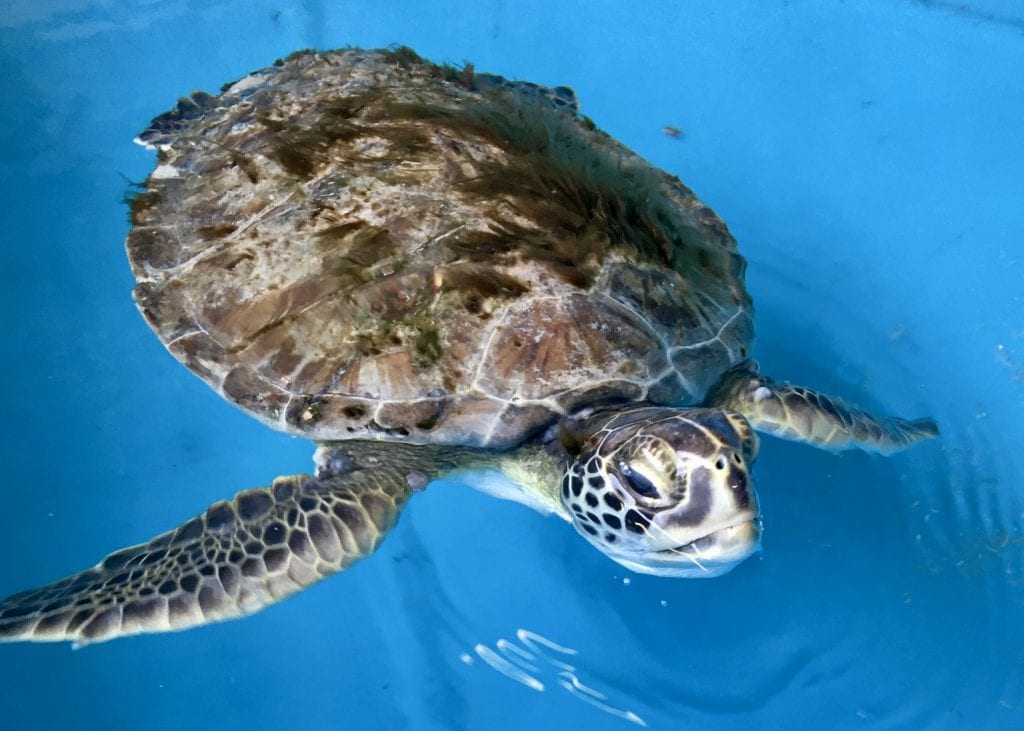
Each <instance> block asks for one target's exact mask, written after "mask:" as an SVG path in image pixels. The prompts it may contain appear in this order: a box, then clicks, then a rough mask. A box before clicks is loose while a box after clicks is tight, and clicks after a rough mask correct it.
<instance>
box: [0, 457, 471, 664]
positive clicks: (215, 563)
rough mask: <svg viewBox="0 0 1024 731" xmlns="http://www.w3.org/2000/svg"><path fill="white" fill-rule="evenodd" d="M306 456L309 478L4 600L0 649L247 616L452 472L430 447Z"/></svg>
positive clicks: (383, 528) (346, 556)
mask: <svg viewBox="0 0 1024 731" xmlns="http://www.w3.org/2000/svg"><path fill="white" fill-rule="evenodd" d="M449 451H451V450H449ZM317 458H318V465H319V469H318V470H317V474H316V475H315V476H311V475H296V476H291V477H278V478H277V479H275V480H274V482H273V484H272V485H271V486H270V487H269V488H260V489H254V490H245V491H243V492H240V493H238V494H237V495H236V496H235V497H234V499H233V500H231V501H224V502H219V503H216V504H214V505H212V506H211V507H210V508H209V509H208V510H207V511H206V512H205V513H204V514H202V515H200V516H198V517H196V518H193V519H192V520H190V521H188V522H186V523H184V524H183V525H182V526H180V527H179V528H177V529H176V530H173V531H170V532H168V533H164V534H163V535H160V536H157V537H156V538H154V539H153V540H151V541H149V542H148V543H144V544H142V545H138V546H132V547H130V548H125V549H122V550H120V551H117V552H116V553H113V554H111V555H109V556H107V558H105V559H104V560H103V561H101V562H100V563H99V564H97V565H96V566H95V567H93V568H91V569H89V570H87V571H83V572H82V573H80V574H76V575H74V576H69V577H68V578H66V579H63V580H61V581H57V582H55V583H53V584H50V585H48V586H44V587H41V588H39V589H34V590H31V591H26V592H22V593H21V594H15V595H14V596H11V597H8V598H7V599H6V600H4V601H3V602H2V603H0V641H17V640H30V641H57V640H71V641H73V642H74V643H75V644H76V645H83V644H87V643H90V642H98V641H102V640H109V639H114V638H115V637H124V636H126V635H133V634H139V633H143V632H166V631H170V630H178V629H185V628H187V627H192V626H196V625H201V624H207V623H210V622H218V621H222V620H225V619H233V618H236V617H242V616H245V615H247V614H252V613H253V612H256V611H259V610H260V609H263V608H264V607H266V606H269V605H270V604H273V603H275V602H277V601H280V600H281V599H284V598H285V597H287V596H289V595H291V594H294V593H295V592H297V591H300V590H301V589H304V588H306V587H307V586H310V585H311V584H314V583H316V582H317V581H319V580H320V579H322V578H324V577H326V576H329V575H331V574H334V573H337V572H338V571H342V570H344V569H346V568H348V567H349V566H351V565H352V564H353V563H355V562H356V561H358V560H359V559H360V558H362V557H364V556H366V555H369V554H370V553H372V552H373V551H374V549H376V548H377V546H378V545H379V544H380V542H381V540H383V538H384V536H385V534H386V533H387V532H388V530H389V529H390V528H391V527H392V526H393V525H394V523H395V521H396V520H397V518H398V513H399V511H400V510H401V508H402V506H403V505H404V504H405V501H406V500H407V499H408V497H409V494H410V492H411V489H412V488H411V485H412V486H421V485H424V484H425V483H426V481H427V479H428V477H432V476H433V475H435V474H438V473H439V472H440V471H441V470H442V469H444V468H447V467H450V466H452V465H451V464H450V463H448V462H447V461H446V459H445V455H444V454H443V453H442V450H438V449H437V448H431V447H410V446H406V445H397V444H385V443H380V442H376V443H346V444H344V445H343V446H341V445H339V446H338V447H336V448H334V449H326V448H321V449H320V450H319V451H318V453H317Z"/></svg>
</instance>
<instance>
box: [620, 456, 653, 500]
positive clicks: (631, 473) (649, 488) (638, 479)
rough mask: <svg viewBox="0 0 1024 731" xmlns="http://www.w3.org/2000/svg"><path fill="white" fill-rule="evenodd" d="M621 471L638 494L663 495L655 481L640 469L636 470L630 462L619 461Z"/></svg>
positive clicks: (647, 495) (646, 495)
mask: <svg viewBox="0 0 1024 731" xmlns="http://www.w3.org/2000/svg"><path fill="white" fill-rule="evenodd" d="M619 472H621V473H622V476H623V477H624V478H625V480H626V482H627V483H629V487H630V488H631V489H632V490H633V492H635V493H636V494H637V495H641V496H643V497H649V498H658V497H661V493H659V492H658V488H656V487H655V486H654V483H653V482H651V481H650V480H649V479H648V478H647V477H646V476H645V475H644V474H643V473H642V472H640V471H639V470H634V469H633V468H632V467H631V466H630V464H629V462H619Z"/></svg>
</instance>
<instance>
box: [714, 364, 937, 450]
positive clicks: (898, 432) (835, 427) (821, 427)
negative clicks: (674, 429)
mask: <svg viewBox="0 0 1024 731" xmlns="http://www.w3.org/2000/svg"><path fill="white" fill-rule="evenodd" d="M705 405H707V406H717V407H720V408H727V409H732V410H733V411H738V412H739V413H741V414H742V415H743V416H745V417H746V418H747V420H748V421H749V422H750V424H751V426H753V427H754V429H756V430H758V431H762V432H765V433H767V434H773V435H774V436H777V437H782V438H783V439H792V440H794V441H798V442H806V443H808V444H813V445H814V446H816V447H821V448H823V449H833V450H839V449H863V450H865V451H869V452H881V453H883V454H887V453H889V452H895V451H897V450H900V449H904V448H906V447H909V446H910V445H912V444H914V443H915V442H919V441H921V440H922V439H931V438H933V437H936V436H938V434H939V427H938V425H937V424H936V423H935V421H934V420H932V419H913V420H908V419H900V418H898V417H876V416H872V415H871V414H869V413H868V412H866V411H864V410H863V409H859V408H857V407H856V406H849V405H847V404H844V403H843V402H842V401H840V400H839V399H837V398H833V397H831V396H826V395H824V394H820V393H817V392H815V391H811V390H809V389H806V388H801V387H800V386H793V385H791V384H788V383H776V382H775V381H773V380H772V379H771V378H768V377H766V376H762V375H761V374H760V373H759V372H758V370H757V364H756V363H754V362H753V361H750V360H747V361H744V362H743V363H740V364H739V365H736V366H734V367H733V368H732V369H730V370H729V371H727V372H726V373H725V375H723V376H722V378H721V380H719V382H718V383H717V384H716V385H715V386H714V387H713V388H712V389H711V391H710V392H709V393H708V397H707V399H706V400H705Z"/></svg>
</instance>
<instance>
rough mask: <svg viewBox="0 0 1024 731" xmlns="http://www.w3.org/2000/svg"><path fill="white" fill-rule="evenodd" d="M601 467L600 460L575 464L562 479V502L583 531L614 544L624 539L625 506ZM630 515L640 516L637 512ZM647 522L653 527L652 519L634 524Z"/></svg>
mask: <svg viewBox="0 0 1024 731" xmlns="http://www.w3.org/2000/svg"><path fill="white" fill-rule="evenodd" d="M601 467H602V463H601V461H600V460H598V459H590V460H588V461H587V462H586V463H585V464H583V465H579V464H574V465H571V466H570V467H569V468H568V470H567V471H566V473H565V476H564V478H563V480H562V502H563V504H564V505H565V507H566V509H568V510H569V511H571V513H572V516H573V522H574V523H575V524H576V526H577V527H578V528H579V529H580V530H581V531H582V532H584V533H585V534H587V535H588V536H591V537H592V538H594V539H596V540H597V541H598V542H604V543H607V544H614V543H616V542H618V541H620V539H621V538H622V537H623V526H624V525H625V524H626V522H627V521H626V511H625V505H624V503H623V501H622V498H621V497H620V496H619V495H618V493H617V492H616V491H615V489H614V488H612V487H611V485H610V483H609V481H608V480H607V479H606V478H605V475H604V473H603V472H602V471H601ZM630 512H632V513H635V514H636V515H638V516H639V513H636V511H635V510H631V511H630ZM644 521H647V523H646V524H649V520H647V519H645V518H643V517H642V516H641V517H638V518H637V520H636V521H634V525H641V524H642V523H644ZM639 532H642V531H639Z"/></svg>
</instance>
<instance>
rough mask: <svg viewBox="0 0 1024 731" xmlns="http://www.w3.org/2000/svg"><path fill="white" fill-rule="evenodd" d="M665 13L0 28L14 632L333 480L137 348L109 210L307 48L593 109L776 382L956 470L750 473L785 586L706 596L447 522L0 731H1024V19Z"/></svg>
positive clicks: (109, 671) (803, 9)
mask: <svg viewBox="0 0 1024 731" xmlns="http://www.w3.org/2000/svg"><path fill="white" fill-rule="evenodd" d="M642 6H643V9H641V4H638V3H615V4H613V3H602V2H595V1H594V0H590V1H589V2H561V1H559V0H544V1H543V2H536V1H530V2H518V3H513V2H505V1H503V0H490V1H488V2H480V3H469V2H466V3H443V2H435V3H420V2H382V0H369V1H360V2H356V1H352V2H345V3H331V2H326V1H325V0H308V1H307V2H301V3H298V2H297V3H286V2H284V1H283V0H282V2H265V1H263V0H256V1H253V0H248V1H246V2H218V1H216V0H213V1H209V0H207V1H202V2H200V1H199V0H170V1H168V2H156V1H150V2H124V0H103V1H102V2H101V1H99V0H62V1H60V2H58V1H57V0H49V1H48V2H43V1H41V0H3V1H2V2H0V69H2V70H3V71H2V73H0V99H2V102H0V143H2V148H0V237H2V239H0V241H2V245H0V271H2V272H3V275H4V276H3V284H2V287H0V305H2V307H0V313H2V314H0V317H2V326H3V327H2V339H0V348H2V353H0V355H2V357H0V383H3V391H2V393H3V399H2V403H3V416H2V423H3V424H4V427H3V430H2V431H3V435H4V437H3V440H2V441H0V462H2V464H3V468H4V472H3V479H2V480H0V496H2V501H3V502H2V505H3V509H2V511H0V555H2V557H3V558H2V561H0V594H7V593H9V592H13V591H17V590H20V589H23V588H27V587H30V586H34V585H37V584H40V583H43V582H46V581H50V580H52V579H55V578H58V577H60V576H63V575H65V574H68V573H70V572H72V571H77V570H79V569H82V568H84V567H86V566H88V565H90V564H91V563H93V562H94V561H95V560H97V559H99V558H100V557H101V556H103V555H104V554H106V553H107V552H109V551H110V550H112V549H114V548H117V547H120V546H122V545H127V544H129V543H134V542H138V541H140V540H143V539H146V538H149V537H150V536H152V535H155V534H156V533H158V532H161V531H163V530H165V529H167V528H170V527H172V526H174V525H177V524H178V523H180V522H182V521H183V520H184V519H186V518H188V517H190V516H191V515H193V514H195V513H197V512H199V511H200V510H202V509H203V508H205V506H206V505H208V504H209V503H211V502H213V501H214V500H217V499H220V498H223V497H228V496H229V495H231V494H233V493H234V492H235V491H236V490H238V489H240V488H243V487H248V486H253V485H262V484H266V483H267V482H268V481H269V479H270V478H272V477H273V476H274V475H278V474H288V473H294V472H298V471H304V470H308V469H309V468H310V467H311V464H310V462H309V458H310V454H311V450H310V448H309V446H308V445H306V444H304V443H302V442H300V441H297V440H294V439H291V438H288V437H285V436H282V435H280V434H275V433H271V432H269V431H267V430H266V429H265V428H263V427H262V426H260V425H259V424H257V423H255V422H254V421H252V420H250V419H248V418H247V417H245V416H243V415H242V414H241V413H240V412H237V411H235V410H234V409H233V408H232V407H230V406H229V405H227V404H226V403H223V402H221V401H220V400H219V399H218V398H217V397H216V396H215V395H214V394H212V393H211V392H209V390H208V389H207V387H206V386H204V385H203V384H202V383H201V382H200V381H199V380H198V379H196V378H194V377H193V376H191V375H190V374H188V373H187V372H186V371H185V370H184V369H183V368H182V367H181V366H179V365H178V364H177V363H176V362H175V361H174V360H173V359H172V358H171V357H170V356H169V355H167V354H166V352H164V350H163V348H162V346H161V345H160V344H159V343H158V341H157V340H156V338H155V337H154V336H152V334H151V333H150V332H149V330H148V329H147V327H146V326H145V324H144V323H143V322H142V320H141V318H140V317H139V316H138V315H137V313H136V311H135V308H134V306H133V305H132V302H131V299H130V297H129V292H130V290H131V287H132V278H131V275H130V273H129V269H128V265H127V262H126V258H125V255H124V252H123V246H122V240H123V237H124V234H125V232H126V230H127V220H126V218H127V217H126V208H125V206H124V205H123V204H122V203H121V198H122V196H123V194H124V193H125V191H126V190H127V189H128V184H127V182H126V180H129V179H130V180H140V179H142V178H143V177H145V175H146V174H147V173H148V171H149V170H150V169H151V167H152V157H151V155H150V154H149V153H147V152H145V151H144V150H142V149H141V148H138V147H136V146H134V145H132V144H131V139H132V138H133V136H134V135H135V134H136V133H137V132H139V131H140V130H141V129H142V128H143V127H144V126H145V124H146V123H147V122H148V121H149V119H150V118H151V117H153V116H154V115H156V114H158V113H160V112H162V111H164V110H165V109H167V108H169V107H170V106H171V105H172V104H173V102H174V101H175V100H176V99H177V97H178V96H180V95H182V94H184V93H187V92H188V91H191V90H192V89H195V88H201V89H206V90H209V91H216V90H217V89H218V88H219V87H220V85H221V84H222V83H223V82H225V81H229V80H233V79H235V78H238V77H240V76H242V75H244V74H245V73H247V72H248V71H250V70H253V69H257V68H260V67H262V66H265V65H267V64H268V63H269V62H271V61H273V60H274V59H275V58H276V57H279V56H283V55H286V54H287V53H289V52H290V51H292V50H295V49H297V48H301V47H307V46H313V47H319V48H330V47H336V46H342V45H359V46H384V45H389V44H392V43H405V44H408V45H410V46H412V47H414V48H415V49H417V50H418V51H419V52H420V53H422V54H423V55H425V56H427V57H429V58H432V59H434V60H438V61H449V62H453V63H461V62H462V61H464V60H472V61H474V62H475V63H476V65H477V68H478V69H483V70H490V71H494V72H498V73H501V74H504V75H506V76H510V77H518V78H523V79H530V80H533V81H537V82H542V83H547V84H566V85H570V86H572V87H574V88H575V89H576V91H577V93H578V94H579V96H580V98H581V100H582V104H583V108H584V111H585V112H586V113H587V114H588V115H590V116H591V117H593V118H594V119H595V120H596V121H597V123H598V124H599V125H600V126H601V127H603V128H604V129H606V130H607V131H608V132H610V133H611V134H613V135H615V136H616V137H618V138H620V139H622V140H623V141H624V142H625V143H627V144H628V145H630V146H631V147H633V148H634V149H636V150H637V151H638V152H640V153H641V154H643V155H645V156H647V157H649V158H650V159H651V160H653V161H654V162H656V163H657V164H659V165H661V166H662V167H664V168H666V169H667V170H669V171H670V172H673V173H676V174H678V175H679V176H680V177H681V178H682V179H683V180H684V181H685V182H686V183H687V184H688V185H690V186H691V187H692V188H694V189H695V190H696V191H697V192H698V194H699V195H700V196H701V197H702V198H703V199H704V200H705V201H706V202H708V203H709V204H710V205H712V206H713V207H714V208H715V209H716V210H717V211H718V212H719V213H720V214H721V215H722V216H723V217H724V218H725V220H726V221H727V222H728V223H729V225H730V227H731V229H732V231H733V233H734V234H735V235H736V237H737V238H738V239H739V241H740V244H741V247H742V250H743V252H744V253H745V255H746V256H747V258H748V260H749V262H750V267H749V280H748V281H749V286H750V289H751V291H752V293H753V295H754V299H755V303H756V305H757V308H758V341H757V352H756V354H757V356H758V358H759V360H760V361H761V364H762V366H763V368H764V370H765V371H766V372H769V373H771V374H772V375H776V376H779V377H784V378H788V379H791V380H794V381H798V382H801V383H805V384H806V385H810V386H816V387H820V388H822V389H825V390H829V391H831V392H834V393H838V394H841V395H844V396H847V397H849V398H851V399H853V400H857V401H860V402H862V403H863V404H864V405H867V406H871V407H877V408H881V409H883V410H886V411H890V412H896V413H900V414H904V415H908V416H917V415H926V414H927V415H931V416H934V417H936V418H937V419H938V420H939V422H940V423H941V426H942V429H943V433H942V437H941V439H940V440H939V441H936V442H932V443H929V444H926V445H924V446H921V447H918V448H916V449H914V450H912V451H910V452H908V453H905V454H901V455H898V456H896V457H893V458H890V459H883V458H879V457H874V456H869V455H863V454H859V453H857V454H852V453H851V454H844V455H841V456H836V455H831V454H827V453H823V452H818V451H816V450H813V449H810V448H807V447H803V446H799V445H794V444H788V443H782V442H779V441H775V440H770V439H766V440H765V441H764V444H763V448H762V452H761V457H760V458H759V460H758V464H757V470H756V471H757V475H758V484H759V492H760V497H761V503H762V508H763V513H764V522H765V536H764V550H763V552H762V553H761V554H760V555H759V556H758V557H757V558H755V559H753V560H750V561H748V562H747V563H745V564H744V565H742V566H740V567H739V568H738V569H736V570H735V571H734V572H732V573H731V574H729V575H727V576H725V577H723V578H720V579H715V580H710V581H684V580H672V579H658V578H654V577H647V576H635V575H634V576H627V575H626V574H625V573H624V571H623V570H622V569H621V568H619V567H618V566H617V565H616V564H614V563H612V562H610V561H609V560H608V559H606V558H605V557H603V556H602V555H600V554H599V553H598V552H596V551H594V550H593V549H592V548H590V547H589V546H587V545H586V544H585V542H583V541H581V540H580V539H579V538H578V537H577V536H576V535H575V534H574V532H573V531H572V530H570V529H568V528H567V527H566V526H564V525H562V524H560V523H557V522H556V521H555V520H553V519H544V518H541V517H539V516H538V515H536V514H534V513H532V512H530V511H528V510H526V509H524V508H522V507H520V506H517V505H514V504H511V503H503V502H499V501H496V500H494V499H492V498H488V497H486V496H484V495H481V494H478V493H475V492H472V491H470V490H469V489H467V488H465V487H463V486H460V485H456V484H450V483H437V484H435V485H433V486H432V487H431V488H429V489H428V490H427V493H426V494H425V495H422V496H418V497H417V498H416V499H415V500H414V501H413V502H412V504H411V505H410V507H409V509H408V510H407V511H406V513H405V514H404V516H403V517H402V520H401V522H400V524H399V526H398V528H397V529H396V531H395V532H394V534H393V535H392V536H391V537H390V538H389V539H388V540H387V541H386V542H385V544H384V546H383V547H382V549H381V550H380V552H379V553H378V555H376V556H374V557H373V558H372V559H370V560H367V561H366V562H364V563H362V564H360V565H359V566H357V567H355V568H354V569H352V570H351V571H349V572H346V573H345V574H344V575H342V576H339V577H336V578H335V579H333V580H331V581H327V582H324V583H323V584H321V585H319V586H317V587H315V588H313V589H311V590H309V591H306V592H304V593H302V594H301V595H299V596H297V597H295V598H293V599H291V600H289V601H287V602H285V603H283V604H281V605H279V606H277V607H274V608H272V609H270V610H268V611H266V612H264V613H262V614H259V615H257V616H254V617H252V618H250V619H247V620H245V621H240V622H233V623H228V624H223V625H219V626H214V627H206V628H202V629H198V630H195V631H192V632H189V633H184V634H172V635H155V636H146V637H141V638H135V639H130V640H123V641H118V642H113V643H109V644H104V645H99V646H94V647H89V648H87V649H84V650H81V651H77V652H73V651H71V650H70V649H69V648H68V646H66V645H7V646H0V709H2V711H0V719H2V720H0V725H2V726H3V728H10V729H29V728H40V729H42V728H47V729H49V728H75V729H78V728H82V729H101V728H102V729H110V728H114V729H180V728H193V729H207V728H209V729H224V730H227V729H245V730H246V731H252V730H254V729H272V728H274V729H276V728H295V729H300V728H313V727H317V728H332V729H335V728H336V729H505V728H507V729H518V728H570V729H588V730H589V729H628V728H632V727H637V726H639V725H640V724H646V725H647V726H648V727H649V728H651V729H698V728H699V729H729V728H766V729H772V728H830V729H831V728H838V729H845V728H851V729H860V728H886V729H888V728H911V729H917V728H934V729H956V728H976V729H1013V728H1024V548H1022V544H1024V528H1022V525H1024V484H1022V480H1021V477H1022V474H1024V469H1022V468H1024V456H1022V451H1021V449H1020V444H1021V442H1022V441H1024V426H1022V423H1024V421H1022V418H1021V410H1022V408H1024V317H1022V314H1021V313H1022V309H1024V233H1022V232H1024V84H1022V77H1024V72H1022V70H1024V5H1022V4H1021V3H1020V2H1019V0H1017V1H1014V0H1005V1H1003V2H999V1H997V0H986V1H984V2H977V3H971V4H962V3H959V2H955V3H954V2H942V1H939V0H935V1H933V2H924V1H922V2H913V1H911V0H863V1H861V2H846V3H843V2H834V1H831V2H826V1H810V0H807V1H799V0H793V1H791V2H787V3H760V2H746V3H739V2H736V3H719V2H704V3H685V4H683V3H669V2H653V3H644V4H642ZM666 125H668V126H674V127H678V128H679V129H680V130H682V134H681V135H680V136H679V137H675V138H674V137H670V136H668V135H666V134H664V133H663V131H662V128H663V127H665V126H666ZM531 633H532V634H531ZM537 636H539V637H540V638H543V639H538V638H537ZM546 643H548V644H546ZM559 647H560V648H561V649H558V648H559ZM513 648H518V649H513ZM523 653H528V654H529V656H530V657H531V658H532V659H527V658H526V655H524V654H523ZM502 658H504V659H505V660H506V661H511V660H516V661H517V662H518V664H519V665H520V667H523V666H524V663H526V664H529V665H532V666H534V667H535V668H536V669H535V670H529V672H528V673H527V674H528V675H529V677H526V675H523V674H520V675H519V676H516V677H513V676H514V675H515V674H514V673H511V671H509V667H508V666H507V665H504V664H502V662H501V659H502ZM557 663H562V665H559V664H557ZM566 666H571V667H572V668H574V669H573V670H572V671H569V670H566ZM502 669H504V670H505V671H506V672H502V671H501V670H502ZM531 679H532V681H531ZM573 679H575V680H576V682H577V683H578V684H579V686H581V687H577V688H575V689H573V690H570V688H573ZM598 694H599V695H600V696H602V698H599V697H598Z"/></svg>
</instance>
